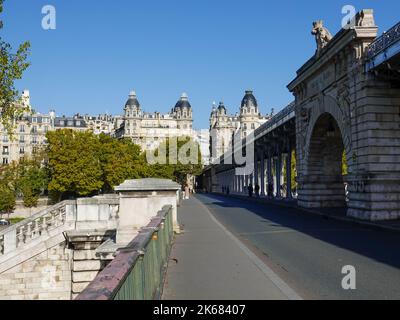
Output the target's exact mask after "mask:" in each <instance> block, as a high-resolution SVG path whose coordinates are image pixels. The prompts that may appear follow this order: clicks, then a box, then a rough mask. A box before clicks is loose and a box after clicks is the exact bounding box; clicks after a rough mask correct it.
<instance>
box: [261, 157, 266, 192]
mask: <svg viewBox="0 0 400 320" xmlns="http://www.w3.org/2000/svg"><path fill="white" fill-rule="evenodd" d="M261 196H265V154H264V152H263V153H262V154H261Z"/></svg>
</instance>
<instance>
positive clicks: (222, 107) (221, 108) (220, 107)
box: [218, 102, 226, 112]
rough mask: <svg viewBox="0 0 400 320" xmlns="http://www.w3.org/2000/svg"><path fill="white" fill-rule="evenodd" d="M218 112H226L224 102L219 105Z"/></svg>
mask: <svg viewBox="0 0 400 320" xmlns="http://www.w3.org/2000/svg"><path fill="white" fill-rule="evenodd" d="M218 111H219V112H226V107H225V105H224V103H223V102H220V103H219V106H218Z"/></svg>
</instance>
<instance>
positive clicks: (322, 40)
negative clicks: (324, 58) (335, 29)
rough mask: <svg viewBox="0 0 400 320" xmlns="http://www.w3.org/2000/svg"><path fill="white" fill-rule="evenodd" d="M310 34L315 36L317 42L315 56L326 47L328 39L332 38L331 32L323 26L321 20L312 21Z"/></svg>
mask: <svg viewBox="0 0 400 320" xmlns="http://www.w3.org/2000/svg"><path fill="white" fill-rule="evenodd" d="M311 34H312V35H314V36H315V40H316V42H317V56H319V55H320V53H321V50H322V49H323V48H325V47H326V45H327V44H328V42H329V41H331V40H332V34H331V33H330V32H329V30H328V29H327V28H325V27H324V26H323V21H322V20H318V21H315V22H313V29H312V31H311Z"/></svg>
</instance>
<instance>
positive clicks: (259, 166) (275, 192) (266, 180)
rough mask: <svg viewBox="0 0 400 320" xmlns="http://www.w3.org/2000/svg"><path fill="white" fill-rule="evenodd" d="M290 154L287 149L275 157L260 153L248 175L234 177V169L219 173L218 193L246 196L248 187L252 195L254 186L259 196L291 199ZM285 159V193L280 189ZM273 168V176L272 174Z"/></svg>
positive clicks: (254, 191)
mask: <svg viewBox="0 0 400 320" xmlns="http://www.w3.org/2000/svg"><path fill="white" fill-rule="evenodd" d="M291 155H292V152H291V150H290V149H289V151H288V153H286V154H282V153H278V154H277V155H275V156H266V155H265V153H261V154H260V157H258V156H256V158H255V161H254V171H253V173H252V174H249V175H236V171H235V169H232V170H230V171H226V172H223V173H220V174H219V175H218V176H219V177H218V180H219V181H218V182H219V186H220V189H221V190H219V191H220V192H222V193H224V194H228V193H235V194H246V195H248V193H249V190H248V187H249V186H250V185H251V186H252V187H253V193H254V194H255V193H256V190H255V189H256V185H258V186H259V195H260V196H268V197H276V198H288V199H291V198H292V197H293V195H292V181H291V178H292V177H291V176H292V175H291V167H292V156H291ZM284 157H285V158H286V162H285V163H286V190H285V191H286V192H285V194H284V192H283V191H284V190H283V189H282V184H283V177H282V171H283V163H284V161H283V159H284ZM272 168H274V171H275V175H274V174H273V170H272Z"/></svg>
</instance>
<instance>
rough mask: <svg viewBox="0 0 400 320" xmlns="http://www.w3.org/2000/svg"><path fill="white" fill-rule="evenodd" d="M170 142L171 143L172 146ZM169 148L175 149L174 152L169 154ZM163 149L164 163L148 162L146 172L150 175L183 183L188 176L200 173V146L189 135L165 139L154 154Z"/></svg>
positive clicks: (201, 166)
mask: <svg viewBox="0 0 400 320" xmlns="http://www.w3.org/2000/svg"><path fill="white" fill-rule="evenodd" d="M175 141H176V143H175ZM171 144H173V145H172V146H173V147H172V148H171ZM171 149H176V152H173V154H170V151H171ZM163 151H165V160H166V163H164V164H163V163H161V164H160V163H156V164H150V165H149V171H148V173H149V175H150V176H151V177H155V178H165V179H171V180H175V181H176V182H178V183H180V184H182V185H184V184H185V183H186V181H187V178H188V176H197V175H200V174H201V172H202V169H203V165H202V163H201V152H200V146H199V144H198V143H197V142H195V141H193V140H192V139H191V138H190V137H178V138H176V137H173V138H170V139H166V141H164V142H163V143H162V144H161V145H160V146H159V148H158V149H157V150H156V151H155V152H154V155H155V156H156V157H157V156H159V155H160V154H161V153H162V152H163Z"/></svg>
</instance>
